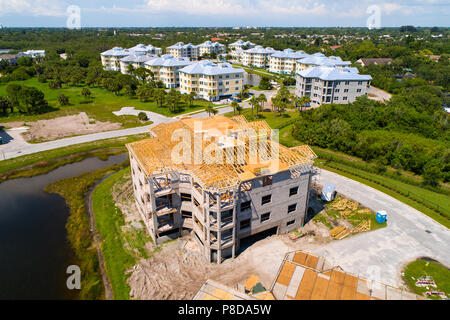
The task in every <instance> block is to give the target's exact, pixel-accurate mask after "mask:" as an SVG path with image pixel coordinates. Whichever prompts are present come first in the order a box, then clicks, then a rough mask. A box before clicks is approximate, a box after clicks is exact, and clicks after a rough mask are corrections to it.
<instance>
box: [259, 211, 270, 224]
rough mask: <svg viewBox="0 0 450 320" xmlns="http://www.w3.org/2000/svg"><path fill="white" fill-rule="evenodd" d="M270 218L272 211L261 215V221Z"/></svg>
mask: <svg viewBox="0 0 450 320" xmlns="http://www.w3.org/2000/svg"><path fill="white" fill-rule="evenodd" d="M269 219H270V212H267V213H263V214H262V215H261V222H264V221H267V220H269Z"/></svg>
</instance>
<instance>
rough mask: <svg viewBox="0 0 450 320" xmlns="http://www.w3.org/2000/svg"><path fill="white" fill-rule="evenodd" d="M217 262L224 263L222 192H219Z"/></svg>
mask: <svg viewBox="0 0 450 320" xmlns="http://www.w3.org/2000/svg"><path fill="white" fill-rule="evenodd" d="M216 205H217V263H218V264H221V263H222V245H221V242H222V230H221V229H222V228H221V225H222V212H220V194H217V203H216Z"/></svg>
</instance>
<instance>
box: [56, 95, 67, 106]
mask: <svg viewBox="0 0 450 320" xmlns="http://www.w3.org/2000/svg"><path fill="white" fill-rule="evenodd" d="M58 102H59V104H60V105H61V106H67V105H68V104H69V98H68V97H67V96H65V95H63V94H61V95H60V96H59V97H58Z"/></svg>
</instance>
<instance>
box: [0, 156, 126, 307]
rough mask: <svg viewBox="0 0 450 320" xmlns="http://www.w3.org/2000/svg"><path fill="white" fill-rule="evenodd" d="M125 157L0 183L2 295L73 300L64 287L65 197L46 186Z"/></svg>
mask: <svg viewBox="0 0 450 320" xmlns="http://www.w3.org/2000/svg"><path fill="white" fill-rule="evenodd" d="M126 158H127V155H126V154H121V155H115V156H110V157H109V159H108V160H106V161H102V160H99V159H98V158H88V159H85V160H83V161H80V162H77V163H72V164H68V165H65V166H62V167H59V168H57V169H55V170H53V171H51V172H49V173H47V174H43V175H39V176H35V177H31V178H21V179H13V180H8V181H5V182H3V183H0V262H1V263H0V299H73V298H76V294H77V293H76V292H73V291H71V290H68V289H67V287H66V279H67V274H66V269H67V267H68V266H69V265H71V264H72V263H71V262H72V261H73V252H72V249H71V247H70V245H69V243H68V242H67V240H66V236H67V233H66V228H65V225H66V221H67V218H68V215H69V208H68V207H67V205H66V204H65V200H64V198H62V197H61V196H59V195H57V194H48V193H46V192H45V191H44V188H45V187H46V186H47V185H48V184H49V183H52V182H55V181H58V180H61V179H64V178H68V177H72V176H76V175H78V174H81V173H85V172H88V171H94V170H97V169H101V168H104V167H107V166H110V165H113V164H117V163H121V162H123V161H124V160H125V159H126Z"/></svg>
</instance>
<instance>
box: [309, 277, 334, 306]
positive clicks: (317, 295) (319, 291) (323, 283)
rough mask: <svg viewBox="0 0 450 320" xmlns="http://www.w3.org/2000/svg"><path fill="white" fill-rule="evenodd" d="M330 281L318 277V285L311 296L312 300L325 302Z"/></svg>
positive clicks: (316, 284)
mask: <svg viewBox="0 0 450 320" xmlns="http://www.w3.org/2000/svg"><path fill="white" fill-rule="evenodd" d="M329 282H330V281H329V280H328V279H326V278H323V277H317V279H316V283H315V284H314V288H313V291H312V294H311V300H324V299H325V296H326V294H327V289H328V284H329Z"/></svg>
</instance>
